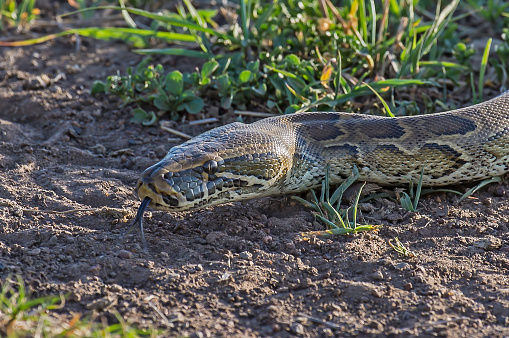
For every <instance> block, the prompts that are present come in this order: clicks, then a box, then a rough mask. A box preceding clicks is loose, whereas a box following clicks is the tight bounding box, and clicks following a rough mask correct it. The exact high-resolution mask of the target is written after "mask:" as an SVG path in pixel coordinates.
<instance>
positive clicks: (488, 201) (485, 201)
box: [482, 197, 492, 206]
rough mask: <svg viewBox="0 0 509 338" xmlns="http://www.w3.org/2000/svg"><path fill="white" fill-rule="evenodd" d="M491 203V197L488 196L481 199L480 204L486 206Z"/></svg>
mask: <svg viewBox="0 0 509 338" xmlns="http://www.w3.org/2000/svg"><path fill="white" fill-rule="evenodd" d="M491 203H492V202H491V198H489V197H488V198H485V199H483V200H482V204H484V205H486V206H489V205H491Z"/></svg>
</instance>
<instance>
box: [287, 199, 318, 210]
mask: <svg viewBox="0 0 509 338" xmlns="http://www.w3.org/2000/svg"><path fill="white" fill-rule="evenodd" d="M292 199H294V200H296V201H299V202H300V203H302V204H304V206H305V207H308V208H310V209H313V210H314V211H316V212H320V208H319V207H318V206H317V205H316V204H314V203H311V202H309V201H306V200H305V199H303V198H300V197H298V196H292Z"/></svg>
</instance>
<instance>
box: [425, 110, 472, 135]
mask: <svg viewBox="0 0 509 338" xmlns="http://www.w3.org/2000/svg"><path fill="white" fill-rule="evenodd" d="M422 121H425V122H427V124H426V125H424V127H425V128H426V129H428V130H429V131H430V132H432V133H433V134H435V135H465V134H466V133H468V132H471V131H474V130H476V129H477V125H476V124H475V122H474V121H471V120H469V119H466V118H464V117H461V116H455V115H436V116H433V115H430V116H429V119H423V120H422Z"/></svg>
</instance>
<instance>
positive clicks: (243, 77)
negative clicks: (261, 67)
mask: <svg viewBox="0 0 509 338" xmlns="http://www.w3.org/2000/svg"><path fill="white" fill-rule="evenodd" d="M252 76H253V73H251V72H250V71H249V70H244V71H242V73H240V75H239V81H240V83H241V84H242V83H246V82H249V81H251V78H252Z"/></svg>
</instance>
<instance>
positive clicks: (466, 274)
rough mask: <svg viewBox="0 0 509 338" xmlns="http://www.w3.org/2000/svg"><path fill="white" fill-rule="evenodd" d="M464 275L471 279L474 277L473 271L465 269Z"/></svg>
mask: <svg viewBox="0 0 509 338" xmlns="http://www.w3.org/2000/svg"><path fill="white" fill-rule="evenodd" d="M463 277H464V278H468V279H470V278H472V273H471V272H470V271H464V272H463Z"/></svg>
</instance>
